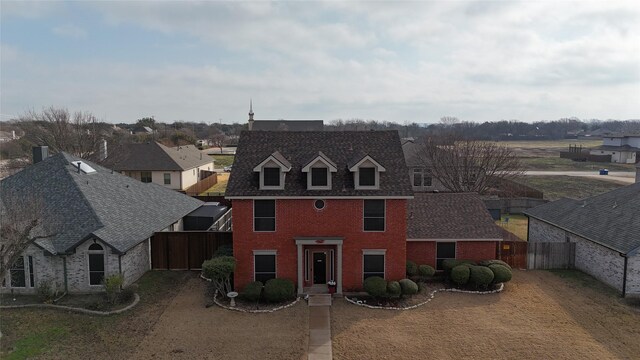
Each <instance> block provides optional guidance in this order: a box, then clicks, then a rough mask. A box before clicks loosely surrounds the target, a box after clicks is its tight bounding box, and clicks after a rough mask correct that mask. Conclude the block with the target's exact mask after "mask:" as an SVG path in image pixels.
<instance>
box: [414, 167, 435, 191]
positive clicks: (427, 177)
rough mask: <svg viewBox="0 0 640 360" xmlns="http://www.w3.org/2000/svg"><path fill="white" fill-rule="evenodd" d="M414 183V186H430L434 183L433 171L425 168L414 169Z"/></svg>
mask: <svg viewBox="0 0 640 360" xmlns="http://www.w3.org/2000/svg"><path fill="white" fill-rule="evenodd" d="M412 175H413V176H412V179H411V181H412V183H413V186H414V187H423V186H424V187H429V186H431V185H432V183H433V179H432V178H431V172H430V171H429V170H424V169H413V174H412Z"/></svg>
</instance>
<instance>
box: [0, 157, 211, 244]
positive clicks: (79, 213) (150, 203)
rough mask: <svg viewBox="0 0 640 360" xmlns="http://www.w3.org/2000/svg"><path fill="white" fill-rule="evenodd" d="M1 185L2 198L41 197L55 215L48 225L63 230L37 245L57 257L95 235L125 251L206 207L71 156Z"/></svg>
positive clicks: (44, 163)
mask: <svg viewBox="0 0 640 360" xmlns="http://www.w3.org/2000/svg"><path fill="white" fill-rule="evenodd" d="M73 161H83V162H85V163H86V164H88V165H89V166H91V167H92V168H94V169H95V170H96V172H95V173H89V174H85V173H83V172H78V171H77V168H76V167H75V166H74V165H73V164H72V163H71V162H73ZM0 187H1V193H2V195H3V197H4V196H5V194H8V193H19V194H29V193H38V194H41V196H42V201H43V205H44V206H45V208H46V209H45V211H46V213H48V214H53V215H52V218H49V219H48V221H55V223H56V225H58V226H60V230H59V232H58V233H57V236H55V237H54V238H52V239H50V241H49V242H47V241H44V242H38V244H39V245H40V246H42V247H43V248H45V249H47V250H49V251H50V252H55V253H67V252H69V251H71V250H73V248H74V247H75V246H77V245H79V243H81V242H82V241H83V240H85V239H87V238H88V237H91V236H96V237H98V238H100V239H101V240H103V241H104V242H105V243H107V244H108V245H109V246H111V247H112V248H113V249H114V250H115V251H117V252H126V251H127V250H129V249H130V248H132V247H133V246H135V245H137V244H138V243H140V242H141V241H143V240H144V239H146V238H148V237H149V236H151V235H153V233H154V232H156V231H160V230H162V229H164V228H166V227H167V226H169V225H170V224H172V223H174V222H176V221H178V220H179V219H181V218H182V217H183V216H185V215H186V214H188V213H189V212H191V211H193V210H195V209H196V208H198V207H199V206H200V205H201V204H202V202H201V201H199V200H196V199H194V198H191V197H189V196H186V195H183V194H180V193H178V192H176V191H173V190H170V189H166V188H164V187H162V186H160V185H156V184H152V183H150V184H145V183H142V182H140V181H138V180H135V179H132V178H130V177H127V176H124V175H121V174H119V173H117V172H113V171H111V170H109V169H106V168H103V167H101V166H98V165H95V164H93V163H91V162H89V161H86V160H82V159H79V158H76V157H74V156H71V155H69V154H66V153H60V154H58V155H55V156H53V157H50V158H47V159H45V160H43V161H41V162H39V163H37V164H34V165H31V166H29V167H27V168H25V169H24V170H23V171H21V172H19V173H17V174H15V175H13V176H10V177H8V178H6V179H4V180H2V182H0ZM25 196H26V195H25ZM51 250H54V251H51Z"/></svg>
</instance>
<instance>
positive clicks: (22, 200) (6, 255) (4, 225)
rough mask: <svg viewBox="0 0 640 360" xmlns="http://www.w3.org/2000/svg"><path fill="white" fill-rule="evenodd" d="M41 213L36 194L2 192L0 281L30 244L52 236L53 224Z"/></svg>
mask: <svg viewBox="0 0 640 360" xmlns="http://www.w3.org/2000/svg"><path fill="white" fill-rule="evenodd" d="M48 214H50V212H46V211H44V206H43V201H42V198H41V197H40V196H38V194H30V195H24V194H23V195H20V196H18V195H17V194H15V193H9V192H8V191H4V189H3V191H2V199H1V200H0V215H1V217H0V258H1V262H0V279H3V278H4V276H5V275H6V273H7V271H8V270H9V269H10V268H11V266H12V265H13V264H14V263H15V261H16V260H17V259H18V257H19V256H20V255H21V254H22V252H23V251H24V250H25V249H26V248H27V247H28V246H29V244H31V243H32V242H34V241H37V240H39V239H46V238H50V237H53V236H55V235H56V232H57V226H56V221H55V219H53V218H52V217H51V215H48Z"/></svg>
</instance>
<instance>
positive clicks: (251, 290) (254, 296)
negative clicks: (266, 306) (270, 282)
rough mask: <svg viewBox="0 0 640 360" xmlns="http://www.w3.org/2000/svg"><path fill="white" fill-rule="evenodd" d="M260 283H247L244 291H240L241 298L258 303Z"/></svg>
mask: <svg viewBox="0 0 640 360" xmlns="http://www.w3.org/2000/svg"><path fill="white" fill-rule="evenodd" d="M263 286H264V285H262V283H261V282H260V281H254V282H251V283H248V284H247V285H246V286H245V287H244V289H242V297H243V298H244V299H246V300H248V301H258V300H260V295H261V294H262V287H263Z"/></svg>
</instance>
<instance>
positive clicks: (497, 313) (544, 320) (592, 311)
mask: <svg viewBox="0 0 640 360" xmlns="http://www.w3.org/2000/svg"><path fill="white" fill-rule="evenodd" d="M331 320H332V323H331V333H332V336H333V354H334V359H388V358H405V359H411V358H415V359H427V358H428V359H611V358H621V359H634V358H637V355H638V354H640V342H639V341H638V339H640V314H639V313H638V312H636V311H635V310H633V309H632V308H630V307H629V306H627V305H624V304H623V303H622V302H621V301H620V300H619V299H618V298H617V297H615V295H612V294H611V293H609V292H605V291H602V290H601V289H599V288H594V287H589V286H582V285H580V284H576V283H575V282H574V281H572V280H571V279H563V278H561V277H559V276H556V275H554V274H552V273H550V272H546V271H532V272H524V271H514V279H513V281H512V282H510V283H508V284H507V285H506V287H505V290H504V291H503V292H502V293H499V294H493V295H472V294H459V293H438V294H436V297H435V299H434V300H433V301H431V302H430V303H429V304H427V305H425V306H423V307H420V308H418V309H416V310H412V311H380V310H372V309H366V308H361V307H357V306H353V305H351V304H348V303H346V302H345V301H343V300H336V301H334V305H333V307H332V308H331Z"/></svg>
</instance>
